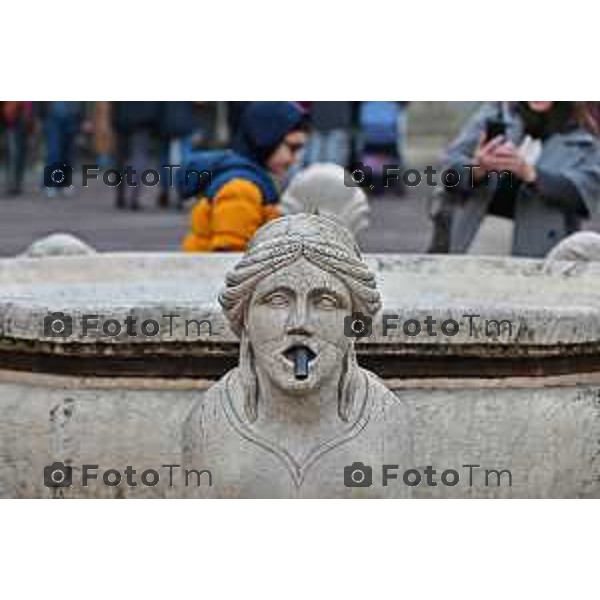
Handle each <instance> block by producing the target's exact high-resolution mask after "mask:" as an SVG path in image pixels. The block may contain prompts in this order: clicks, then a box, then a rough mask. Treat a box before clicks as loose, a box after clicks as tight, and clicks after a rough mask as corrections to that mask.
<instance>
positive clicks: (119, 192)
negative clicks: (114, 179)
mask: <svg viewBox="0 0 600 600" xmlns="http://www.w3.org/2000/svg"><path fill="white" fill-rule="evenodd" d="M128 156H129V134H127V133H124V132H122V131H121V132H119V133H118V134H117V140H116V159H117V169H118V170H119V172H121V173H123V171H124V170H125V166H126V163H127V157H128ZM125 185H126V184H125V182H124V181H121V184H120V185H118V186H116V187H115V194H116V196H115V206H116V207H117V208H125V207H126V206H127V204H126V201H125Z"/></svg>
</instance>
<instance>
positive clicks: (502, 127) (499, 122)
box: [485, 118, 506, 142]
mask: <svg viewBox="0 0 600 600" xmlns="http://www.w3.org/2000/svg"><path fill="white" fill-rule="evenodd" d="M505 133H506V123H505V121H504V120H503V119H499V118H495V119H488V120H487V121H486V123H485V140H486V141H487V142H489V141H490V140H493V139H494V138H496V137H498V136H499V135H504V134H505Z"/></svg>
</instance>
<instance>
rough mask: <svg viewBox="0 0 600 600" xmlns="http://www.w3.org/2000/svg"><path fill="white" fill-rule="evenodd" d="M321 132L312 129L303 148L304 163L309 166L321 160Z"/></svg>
mask: <svg viewBox="0 0 600 600" xmlns="http://www.w3.org/2000/svg"><path fill="white" fill-rule="evenodd" d="M323 135H324V134H323V133H321V132H320V131H313V132H312V133H311V134H310V137H309V138H308V143H307V144H306V147H305V149H304V161H303V162H304V165H305V166H307V167H309V166H310V165H313V164H314V163H317V162H321V156H322V154H323Z"/></svg>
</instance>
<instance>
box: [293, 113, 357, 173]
mask: <svg viewBox="0 0 600 600" xmlns="http://www.w3.org/2000/svg"><path fill="white" fill-rule="evenodd" d="M310 117H311V119H310V121H311V133H310V137H309V140H308V143H307V145H306V150H305V154H304V164H305V165H307V166H309V165H312V164H315V163H319V162H327V163H335V164H336V165H340V166H341V167H347V166H348V164H349V163H350V152H351V139H352V102H312V104H311V107H310Z"/></svg>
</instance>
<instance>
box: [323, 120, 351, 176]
mask: <svg viewBox="0 0 600 600" xmlns="http://www.w3.org/2000/svg"><path fill="white" fill-rule="evenodd" d="M323 161H324V162H331V163H335V164H336V165H340V166H341V167H344V168H345V167H347V166H348V164H349V162H350V135H349V133H348V132H347V131H344V130H343V129H334V130H333V131H330V132H328V133H327V134H326V136H325V139H324V147H323Z"/></svg>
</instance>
